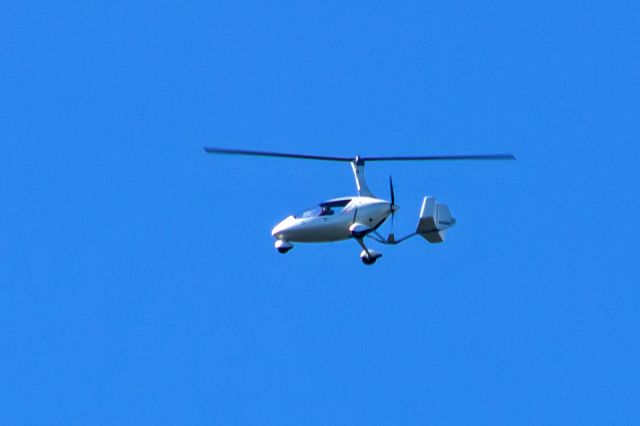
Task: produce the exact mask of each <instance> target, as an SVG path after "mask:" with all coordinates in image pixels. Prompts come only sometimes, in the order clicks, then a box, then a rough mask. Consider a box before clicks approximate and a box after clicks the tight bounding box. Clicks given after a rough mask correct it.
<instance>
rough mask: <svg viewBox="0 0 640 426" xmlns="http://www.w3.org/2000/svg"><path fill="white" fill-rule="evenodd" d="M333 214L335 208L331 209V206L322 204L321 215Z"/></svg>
mask: <svg viewBox="0 0 640 426" xmlns="http://www.w3.org/2000/svg"><path fill="white" fill-rule="evenodd" d="M332 214H333V210H331V207H329V206H322V209H321V210H320V214H319V216H331V215H332Z"/></svg>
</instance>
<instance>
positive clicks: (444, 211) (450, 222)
mask: <svg viewBox="0 0 640 426" xmlns="http://www.w3.org/2000/svg"><path fill="white" fill-rule="evenodd" d="M455 224H456V220H455V218H453V217H452V216H451V212H450V211H449V207H447V205H446V204H438V203H437V202H436V198H435V197H424V200H423V201H422V209H421V210H420V220H419V221H418V228H417V229H416V232H417V233H418V234H419V235H420V236H422V238H424V239H425V240H427V241H429V242H430V243H441V242H443V241H444V233H445V231H446V230H447V229H449V228H451V227H453V226H454V225H455Z"/></svg>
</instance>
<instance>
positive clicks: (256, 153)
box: [204, 147, 353, 162]
mask: <svg viewBox="0 0 640 426" xmlns="http://www.w3.org/2000/svg"><path fill="white" fill-rule="evenodd" d="M204 150H205V152H206V153H207V154H227V155H252V156H257V157H281V158H298V159H302V160H324V161H347V162H350V161H353V158H350V157H329V156H325V155H306V154H287V153H283V152H270V151H249V150H245V149H227V148H215V147H205V148H204Z"/></svg>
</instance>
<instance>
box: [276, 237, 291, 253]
mask: <svg viewBox="0 0 640 426" xmlns="http://www.w3.org/2000/svg"><path fill="white" fill-rule="evenodd" d="M275 247H276V250H278V253H281V254H285V253H287V252H288V251H289V250H291V249H292V248H293V244H291V243H290V242H289V241H284V240H278V241H276V243H275Z"/></svg>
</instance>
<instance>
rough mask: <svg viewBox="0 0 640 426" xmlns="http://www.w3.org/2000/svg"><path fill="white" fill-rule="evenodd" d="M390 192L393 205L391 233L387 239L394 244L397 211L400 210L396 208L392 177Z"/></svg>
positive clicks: (390, 178)
mask: <svg viewBox="0 0 640 426" xmlns="http://www.w3.org/2000/svg"><path fill="white" fill-rule="evenodd" d="M389 192H390V194H391V203H389V209H390V210H391V232H390V233H389V236H388V237H387V241H388V242H390V243H394V242H395V241H396V237H395V234H394V233H393V228H394V223H395V217H396V210H397V209H398V206H396V194H395V192H394V191H393V178H392V177H391V176H389Z"/></svg>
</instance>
